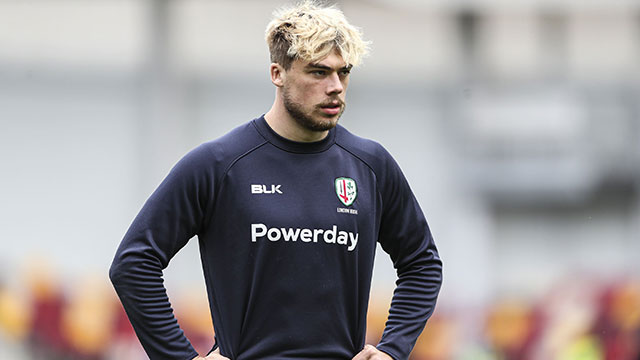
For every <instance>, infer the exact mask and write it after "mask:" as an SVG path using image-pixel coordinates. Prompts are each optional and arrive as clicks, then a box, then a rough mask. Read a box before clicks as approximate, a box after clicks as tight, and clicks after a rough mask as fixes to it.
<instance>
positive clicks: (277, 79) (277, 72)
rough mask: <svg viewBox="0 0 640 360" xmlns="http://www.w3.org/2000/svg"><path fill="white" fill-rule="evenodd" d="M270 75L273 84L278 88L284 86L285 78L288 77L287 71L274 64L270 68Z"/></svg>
mask: <svg viewBox="0 0 640 360" xmlns="http://www.w3.org/2000/svg"><path fill="white" fill-rule="evenodd" d="M269 73H270V74H271V82H272V83H273V85H275V86H277V87H282V86H283V85H284V78H285V77H286V76H287V74H286V70H285V69H284V68H283V67H282V65H280V64H276V63H272V64H271V66H270V67H269Z"/></svg>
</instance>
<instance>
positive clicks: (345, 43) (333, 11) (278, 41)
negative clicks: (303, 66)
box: [265, 0, 369, 69]
mask: <svg viewBox="0 0 640 360" xmlns="http://www.w3.org/2000/svg"><path fill="white" fill-rule="evenodd" d="M265 38H266V41H267V45H269V52H270V54H271V62H272V63H278V64H280V65H282V66H283V67H284V68H285V69H289V67H290V66H291V63H292V62H293V61H294V60H295V59H301V60H305V61H316V60H320V59H322V58H324V57H326V56H328V55H329V54H330V53H331V52H332V51H333V49H336V50H338V52H339V53H340V55H341V56H342V59H343V60H344V61H345V62H346V63H347V64H349V65H352V66H358V65H359V64H360V62H361V61H362V58H363V57H364V56H365V55H366V54H367V53H368V50H369V49H368V47H369V42H368V41H364V40H362V34H361V32H360V30H359V29H358V28H356V27H354V26H353V25H351V24H349V23H348V22H347V19H346V18H345V16H344V14H343V13H342V11H340V10H339V9H338V8H336V7H335V5H334V6H328V7H320V6H318V5H316V3H315V2H314V1H310V0H306V1H304V2H302V3H299V4H298V5H296V6H294V7H291V8H282V9H279V10H276V11H275V12H274V14H273V20H271V22H270V23H269V25H267V30H266V36H265Z"/></svg>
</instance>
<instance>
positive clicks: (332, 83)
mask: <svg viewBox="0 0 640 360" xmlns="http://www.w3.org/2000/svg"><path fill="white" fill-rule="evenodd" d="M343 91H344V87H343V86H342V81H340V76H338V74H337V73H333V74H331V75H329V76H328V77H327V95H330V94H340V93H341V92H343Z"/></svg>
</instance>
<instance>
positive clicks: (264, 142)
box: [220, 141, 267, 179]
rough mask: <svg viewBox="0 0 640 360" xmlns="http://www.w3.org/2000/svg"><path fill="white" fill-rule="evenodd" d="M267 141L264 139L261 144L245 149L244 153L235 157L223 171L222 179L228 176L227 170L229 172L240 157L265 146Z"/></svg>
mask: <svg viewBox="0 0 640 360" xmlns="http://www.w3.org/2000/svg"><path fill="white" fill-rule="evenodd" d="M266 143H267V141H263V142H261V143H260V144H258V145H256V146H254V147H252V148H251V149H249V150H247V151H245V152H244V153H242V154H240V155H238V156H237V157H236V158H235V159H233V161H231V163H230V164H229V166H227V168H226V169H225V170H224V172H223V173H222V177H221V178H220V179H224V178H225V177H226V176H227V172H229V170H231V168H232V167H233V165H235V164H236V163H237V162H238V161H239V160H240V159H242V158H243V157H245V156H247V155H249V154H250V153H252V152H254V151H255V150H257V149H258V148H259V147H261V146H263V145H264V144H266Z"/></svg>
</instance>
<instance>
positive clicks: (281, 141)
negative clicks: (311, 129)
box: [253, 114, 336, 153]
mask: <svg viewBox="0 0 640 360" xmlns="http://www.w3.org/2000/svg"><path fill="white" fill-rule="evenodd" d="M253 124H254V125H255V127H256V129H257V130H258V132H259V133H260V135H262V136H263V137H264V138H265V139H266V140H267V141H269V142H270V143H271V144H273V145H275V146H276V147H278V148H280V149H282V150H285V151H289V152H294V153H317V152H322V151H325V150H327V149H328V148H329V147H331V145H333V143H334V142H335V136H336V128H335V127H334V128H333V129H331V130H329V133H328V134H327V136H325V137H324V139H322V140H319V141H314V142H300V141H293V140H289V139H287V138H284V137H282V136H280V135H279V134H278V133H276V132H275V131H274V130H273V129H272V128H271V127H270V126H269V124H268V123H267V121H266V120H265V118H264V114H263V115H262V116H260V117H259V118H257V119H254V120H253Z"/></svg>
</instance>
